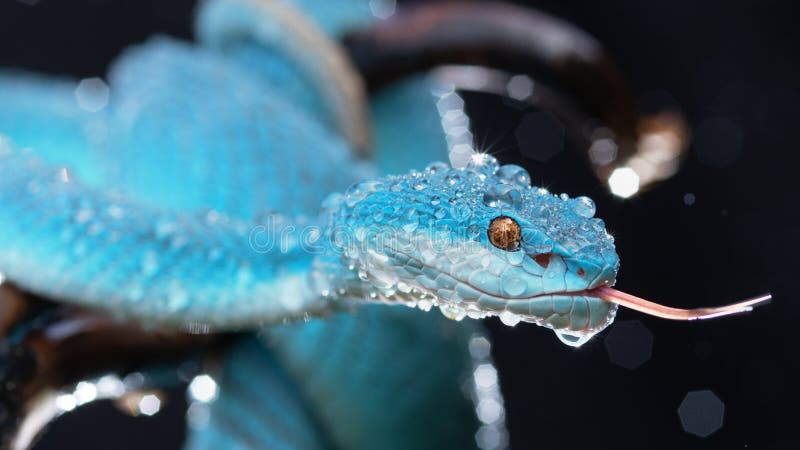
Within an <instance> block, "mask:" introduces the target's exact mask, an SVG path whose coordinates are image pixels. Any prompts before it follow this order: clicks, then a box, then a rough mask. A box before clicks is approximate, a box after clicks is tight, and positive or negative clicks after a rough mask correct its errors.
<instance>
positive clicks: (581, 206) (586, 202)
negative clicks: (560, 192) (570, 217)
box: [572, 196, 597, 219]
mask: <svg viewBox="0 0 800 450" xmlns="http://www.w3.org/2000/svg"><path fill="white" fill-rule="evenodd" d="M572 209H573V210H575V212H576V213H577V214H578V215H579V216H581V217H585V218H587V219H591V218H592V217H594V214H595V212H597V207H596V206H595V204H594V201H592V199H590V198H589V197H585V196H581V197H578V198H576V199H575V203H573V206H572Z"/></svg>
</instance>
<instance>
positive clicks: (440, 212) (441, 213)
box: [433, 208, 447, 219]
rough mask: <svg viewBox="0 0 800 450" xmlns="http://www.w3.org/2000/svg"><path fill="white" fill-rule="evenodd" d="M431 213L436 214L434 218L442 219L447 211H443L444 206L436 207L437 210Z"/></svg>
mask: <svg viewBox="0 0 800 450" xmlns="http://www.w3.org/2000/svg"><path fill="white" fill-rule="evenodd" d="M433 215H434V216H436V218H437V219H444V218H445V216H447V211H445V210H444V208H438V209H437V210H436V211H435V212H434V213H433Z"/></svg>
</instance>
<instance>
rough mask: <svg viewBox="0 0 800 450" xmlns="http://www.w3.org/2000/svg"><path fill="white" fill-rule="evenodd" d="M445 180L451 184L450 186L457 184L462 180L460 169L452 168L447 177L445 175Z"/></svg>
mask: <svg viewBox="0 0 800 450" xmlns="http://www.w3.org/2000/svg"><path fill="white" fill-rule="evenodd" d="M444 181H445V182H446V183H447V184H449V185H450V186H455V185H456V184H458V183H460V182H461V175H459V174H458V171H456V170H451V171H450V173H449V174H447V176H446V177H444Z"/></svg>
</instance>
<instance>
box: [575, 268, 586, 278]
mask: <svg viewBox="0 0 800 450" xmlns="http://www.w3.org/2000/svg"><path fill="white" fill-rule="evenodd" d="M575 273H577V274H578V276H579V277H581V278H583V277H585V276H586V271H585V270H583V267H581V268H580V269H578V270H577V271H576V272H575Z"/></svg>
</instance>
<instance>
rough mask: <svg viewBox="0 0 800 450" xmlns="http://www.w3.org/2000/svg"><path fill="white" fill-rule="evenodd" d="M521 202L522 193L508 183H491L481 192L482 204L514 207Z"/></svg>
mask: <svg viewBox="0 0 800 450" xmlns="http://www.w3.org/2000/svg"><path fill="white" fill-rule="evenodd" d="M521 202H522V194H521V193H520V192H519V190H517V188H516V187H515V186H512V185H510V184H505V183H498V184H494V185H491V186H489V188H488V189H487V190H486V193H485V194H483V204H484V205H486V206H489V207H498V206H499V207H515V206H517V205H519V204H520V203H521Z"/></svg>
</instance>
